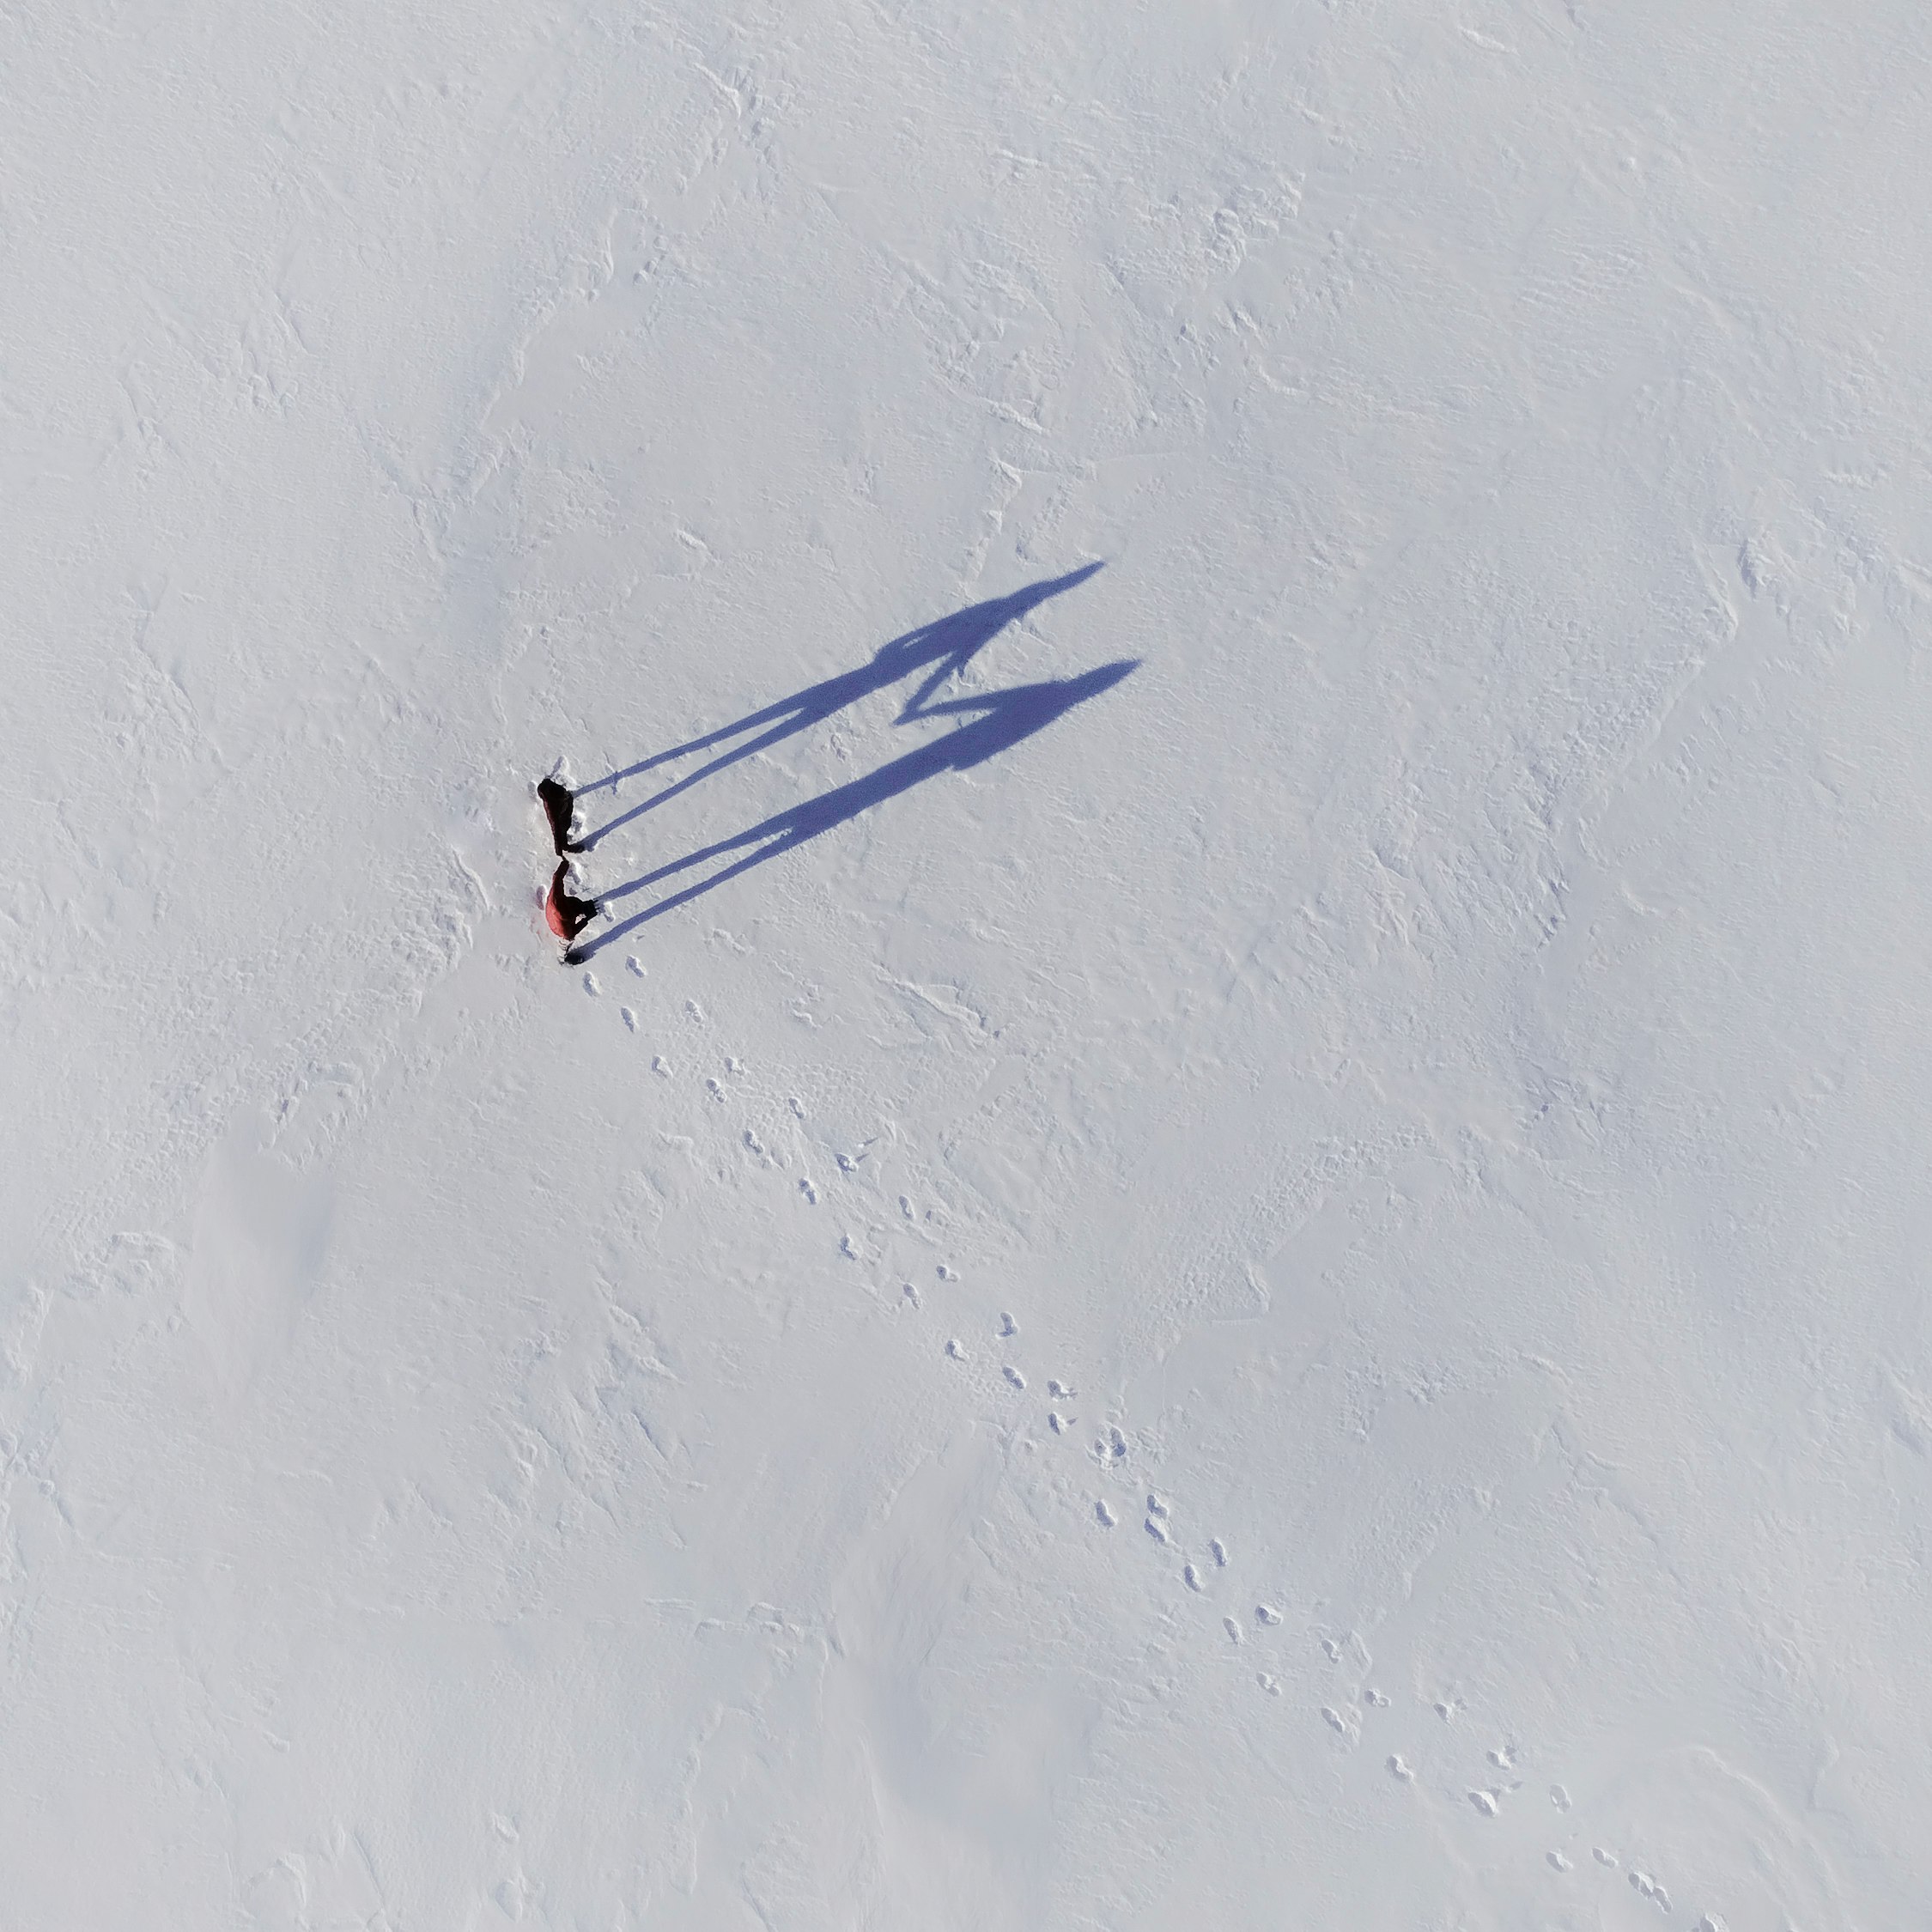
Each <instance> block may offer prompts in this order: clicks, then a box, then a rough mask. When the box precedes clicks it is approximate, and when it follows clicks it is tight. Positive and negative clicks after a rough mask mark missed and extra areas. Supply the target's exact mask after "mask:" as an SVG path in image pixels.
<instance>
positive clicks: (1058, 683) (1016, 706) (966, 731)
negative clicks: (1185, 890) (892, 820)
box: [576, 572, 1139, 958]
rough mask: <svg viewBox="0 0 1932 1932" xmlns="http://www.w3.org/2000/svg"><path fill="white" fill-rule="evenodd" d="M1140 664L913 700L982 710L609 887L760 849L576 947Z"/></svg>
mask: <svg viewBox="0 0 1932 1932" xmlns="http://www.w3.org/2000/svg"><path fill="white" fill-rule="evenodd" d="M1079 574H1081V575H1084V574H1086V573H1085V572H1081V573H1079ZM1067 581H1068V580H1066V579H1065V578H1062V579H1061V580H1060V586H1064V585H1065V584H1066V582H1067ZM1060 586H1055V587H1060ZM1023 594H1024V593H1023ZM979 608H981V609H986V608H987V606H984V605H981V606H980V607H979ZM962 615H970V613H966V612H963V613H962ZM939 628H940V627H939V626H937V625H935V626H933V629H939ZM915 635H916V634H915ZM988 635H990V633H989V634H988ZM1137 665H1139V659H1137V658H1127V659H1121V660H1120V661H1119V662H1118V663H1115V664H1105V665H1100V666H1099V667H1098V668H1097V670H1093V671H1085V672H1084V673H1082V675H1081V676H1079V677H1066V678H1057V679H1053V680H1050V681H1048V682H1047V683H1038V684H1018V685H1015V686H1014V687H1013V688H1012V690H1004V691H994V692H992V693H989V694H988V695H987V696H985V697H972V698H956V699H953V700H952V701H951V702H949V703H945V704H930V705H924V706H922V707H921V708H920V709H918V710H917V711H914V709H913V707H912V706H911V705H908V708H907V711H908V714H911V715H913V716H915V717H920V718H938V717H942V716H945V715H947V714H952V715H956V716H962V717H963V716H967V715H969V714H973V713H977V714H978V715H977V716H975V717H973V718H972V720H971V722H970V723H968V724H963V725H960V726H957V728H956V729H954V730H952V731H950V732H946V733H945V736H944V737H941V738H934V739H933V741H932V742H931V743H930V744H922V745H920V747H919V749H918V750H915V751H908V752H906V753H905V754H903V756H900V757H897V758H895V759H893V760H892V762H890V764H885V765H882V766H880V767H879V769H878V770H877V771H875V772H871V773H869V774H867V775H866V776H865V777H864V778H855V779H854V780H853V781H851V783H849V784H847V785H840V786H836V787H834V788H833V789H832V790H831V791H829V792H824V793H820V794H819V796H818V797H817V798H816V799H807V800H806V801H805V803H804V804H803V805H791V806H787V809H786V810H785V811H780V812H775V813H773V815H772V816H771V817H769V818H767V819H765V820H764V821H762V823H759V824H756V825H754V826H752V827H751V828H750V830H749V831H744V832H740V833H738V835H737V836H736V837H734V838H728V839H720V841H718V842H717V843H716V844H715V845H707V846H702V847H701V848H699V849H698V850H697V851H696V852H693V853H689V854H686V855H685V856H684V857H683V858H682V859H679V860H674V861H673V862H672V863H671V864H670V865H668V866H659V867H658V869H657V870H656V871H655V872H647V873H645V874H644V876H643V877H642V878H635V879H633V880H631V882H630V883H629V884H628V885H620V886H617V887H616V888H615V889H614V890H611V891H609V892H606V893H605V895H604V896H603V897H602V899H601V900H600V901H599V902H598V904H599V906H600V907H601V908H609V907H610V906H611V903H612V902H613V901H615V900H618V899H623V898H626V897H628V896H629V895H630V894H632V893H634V892H642V891H644V890H647V889H648V888H649V887H651V886H653V885H655V884H659V882H660V881H661V880H664V879H667V878H671V877H672V876H673V875H675V874H676V873H678V872H688V871H689V870H690V868H691V867H692V866H702V865H703V864H704V863H705V862H706V861H707V860H712V859H722V858H726V857H728V856H729V855H730V854H732V853H734V852H743V851H744V849H745V848H746V847H748V846H755V847H756V848H758V849H757V850H756V851H754V852H751V853H750V854H749V855H748V856H747V857H745V858H743V859H739V860H737V861H736V862H735V863H733V864H732V865H728V866H725V867H724V868H723V869H722V870H721V871H719V872H714V873H713V874H712V875H711V876H710V878H706V879H702V880H700V881H699V882H698V884H696V885H688V886H686V887H685V888H684V889H683V890H682V891H679V892H673V893H671V895H670V896H668V897H665V898H663V899H660V900H659V901H658V902H657V903H656V904H655V905H653V906H648V907H647V908H645V909H644V910H643V911H642V912H640V913H633V914H631V916H630V917H629V919H626V920H621V921H620V922H619V923H618V924H617V925H615V926H612V927H610V928H609V929H608V930H606V931H605V932H603V933H598V935H597V937H596V939H593V940H592V941H591V942H589V943H588V944H586V945H583V946H580V947H578V948H577V949H576V951H577V952H578V953H579V954H580V955H581V956H582V957H586V958H587V957H589V956H590V955H591V954H592V953H593V952H595V951H598V949H599V948H600V947H603V946H606V945H610V944H611V941H612V940H614V939H621V938H622V937H623V935H624V934H625V933H629V932H633V931H635V929H636V928H637V927H640V926H642V925H643V924H644V923H645V922H646V921H647V920H653V919H656V918H659V916H661V915H662V914H665V913H667V912H671V911H674V910H675V909H676V908H677V907H679V906H683V905H688V904H689V903H690V902H691V901H692V900H693V899H696V898H699V897H701V896H702V895H703V894H705V893H707V892H708V891H710V890H712V888H713V887H714V886H718V885H722V884H724V883H725V882H726V879H732V878H737V877H738V874H739V873H741V872H750V870H751V868H752V867H753V866H762V865H763V864H764V863H765V861H766V860H769V859H776V858H778V857H779V856H780V855H781V854H783V853H787V852H789V851H791V850H792V849H793V848H794V847H795V846H800V845H803V844H804V843H805V841H806V840H807V839H815V838H817V836H818V835H819V834H820V833H821V832H829V831H830V830H831V829H833V827H834V826H836V825H842V824H844V823H846V822H847V821H848V820H849V819H853V818H856V817H858V816H859V814H860V812H862V811H870V810H871V809H872V806H874V805H882V804H884V801H885V800H886V799H893V798H896V797H898V795H899V794H900V793H902V792H906V791H909V790H910V789H911V788H912V787H914V785H918V784H921V783H923V782H924V781H926V780H927V779H928V778H933V777H936V776H937V775H939V773H941V772H945V771H967V770H970V769H972V767H973V766H975V765H978V764H983V763H984V762H986V761H987V759H988V758H992V757H996V756H998V755H999V753H1000V752H1002V751H1005V750H1011V749H1012V747H1013V746H1014V745H1016V744H1018V743H1019V742H1020V741H1021V740H1022V739H1023V738H1030V737H1032V735H1033V734H1034V732H1037V731H1042V730H1044V729H1045V728H1046V726H1048V725H1050V724H1052V723H1053V722H1054V720H1055V719H1056V718H1061V717H1064V716H1065V715H1066V713H1068V712H1069V711H1071V710H1072V708H1073V707H1074V706H1075V705H1077V704H1084V703H1085V702H1086V701H1087V700H1088V699H1089V698H1091V697H1097V696H1099V695H1100V694H1101V692H1103V691H1105V690H1111V689H1112V688H1113V686H1115V684H1117V683H1120V681H1121V679H1122V678H1123V677H1126V676H1127V674H1128V672H1129V671H1133V670H1134V669H1135V668H1136V666H1137ZM935 675H936V676H942V675H944V673H943V672H942V673H937V674H935ZM821 688H822V687H821ZM930 689H931V681H929V682H928V684H927V686H925V687H923V688H922V690H921V691H920V697H923V696H925V694H926V691H927V690H930ZM918 703H919V698H917V697H915V699H914V704H918Z"/></svg>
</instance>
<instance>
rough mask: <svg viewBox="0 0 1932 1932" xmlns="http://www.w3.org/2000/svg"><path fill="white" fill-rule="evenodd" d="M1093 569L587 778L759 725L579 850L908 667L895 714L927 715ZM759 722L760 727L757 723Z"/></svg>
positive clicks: (1002, 600) (650, 764) (966, 615)
mask: <svg viewBox="0 0 1932 1932" xmlns="http://www.w3.org/2000/svg"><path fill="white" fill-rule="evenodd" d="M1099 568H1100V565H1099V564H1097V563H1088V564H1083V565H1082V566H1081V567H1080V568H1079V569H1078V570H1070V571H1068V572H1067V573H1066V575H1065V576H1064V577H1047V578H1042V580H1041V581H1040V582H1038V583H1036V584H1029V585H1028V586H1026V587H1025V589H1024V590H1017V591H1015V592H1013V593H1012V595H1011V596H1010V597H995V598H989V599H988V600H987V602H986V603H984V604H973V605H968V606H967V607H966V609H965V610H963V611H954V612H953V613H952V615H951V617H941V618H939V620H938V621H937V622H936V623H929V624H921V625H920V628H919V629H917V630H908V632H907V633H906V634H905V635H904V636H903V637H895V638H894V639H893V640H892V641H891V642H890V644H885V645H882V646H881V647H879V650H878V653H877V655H875V656H874V657H873V659H872V662H871V663H870V664H865V665H860V667H859V668H858V669H857V670H856V671H844V672H841V675H840V676H838V677H828V678H826V679H825V680H824V681H823V683H817V684H809V685H807V686H806V687H805V690H802V691H794V692H793V694H792V696H790V697H787V698H781V699H780V700H779V701H778V702H776V703H775V704H768V705H767V706H766V707H765V708H764V709H763V710H762V711H753V712H750V713H749V714H747V715H745V716H744V717H743V718H740V719H739V720H738V721H737V722H736V723H735V724H731V725H725V726H720V728H719V729H718V730H716V731H714V732H706V733H705V735H704V736H703V737H702V738H691V739H690V740H689V741H688V742H687V743H685V744H674V745H672V746H671V749H670V750H668V751H659V753H658V754H657V755H656V756H654V757H650V758H645V759H643V760H641V762H638V763H637V764H635V765H627V766H625V768H624V769H623V770H622V771H614V772H611V773H609V774H608V775H606V776H605V777H603V778H600V779H598V780H597V781H595V782H594V783H593V784H590V785H586V786H582V787H580V788H579V792H578V796H579V797H583V796H584V795H586V793H592V792H600V791H602V790H603V789H604V788H605V787H606V786H612V787H614V786H617V785H621V784H622V783H623V781H624V780H626V779H627V778H635V777H637V776H638V775H639V774H641V773H642V772H647V771H653V770H655V769H657V767H658V766H659V765H665V764H669V763H670V762H671V760H672V759H674V758H682V757H683V756H686V755H687V754H689V753H690V752H693V751H708V750H710V749H711V747H712V746H713V745H714V744H723V743H724V741H725V740H726V738H736V737H737V736H738V733H739V732H752V731H756V732H758V735H757V736H756V738H748V739H747V740H746V741H745V742H744V744H735V745H733V746H732V749H731V750H728V751H726V752H724V753H722V754H720V756H717V757H715V758H713V759H711V760H709V761H708V762H706V763H705V764H702V765H701V766H699V767H698V769H696V771H694V772H689V773H687V774H686V775H684V776H683V778H680V779H679V780H678V781H677V782H676V783H675V784H673V785H667V786H665V787H664V788H663V789H662V790H661V791H659V792H654V793H652V795H651V796H650V797H649V798H647V799H644V800H643V801H642V802H641V804H638V805H633V806H632V807H631V808H630V810H629V811H626V812H621V813H619V814H618V816H617V817H615V818H613V819H612V820H611V822H610V823H608V824H606V825H599V826H598V829H596V830H595V831H594V832H591V833H588V834H586V836H585V838H584V840H583V846H582V849H584V850H586V851H588V850H590V849H591V848H592V847H594V846H596V845H597V844H598V843H599V842H600V841H602V840H604V839H606V838H608V837H609V836H610V835H611V833H612V832H615V831H617V829H619V828H620V827H622V826H625V825H628V824H629V823H631V821H632V820H633V819H635V818H641V817H642V816H643V815H644V814H645V813H646V812H647V811H650V810H651V809H652V807H653V806H654V805H662V804H663V803H664V802H665V799H674V798H676V797H677V794H678V793H680V792H688V791H689V790H690V788H691V787H692V786H694V785H696V784H697V783H698V782H699V781H701V780H702V779H706V778H708V777H710V776H711V775H712V774H713V773H714V772H716V771H722V770H723V769H725V767H726V766H727V765H734V764H736V763H738V761H739V760H740V759H742V758H749V757H750V756H751V755H752V754H753V753H754V752H756V751H762V750H764V749H765V748H766V747H767V746H768V745H772V744H777V743H778V742H779V741H780V739H781V738H790V737H792V736H793V734H794V733H796V732H802V731H807V730H809V729H810V728H811V726H814V725H817V724H819V723H822V722H823V720H825V719H827V718H829V717H830V716H831V715H832V714H833V713H834V712H836V711H841V710H843V709H844V708H845V707H846V706H847V705H848V704H856V703H857V702H859V700H860V698H864V697H870V696H872V693H873V692H874V691H878V690H884V688H885V686H886V685H888V684H892V683H897V682H898V680H899V679H900V678H902V677H904V676H905V675H906V674H907V672H908V671H927V673H928V675H927V677H926V678H925V679H924V680H923V681H922V682H921V683H920V687H919V689H918V690H916V691H914V693H913V695H912V696H911V697H910V698H909V699H908V701H907V702H906V708H905V709H904V710H903V711H902V712H901V713H900V714H899V718H898V722H899V723H901V724H904V723H906V722H907V721H908V720H911V719H914V718H920V717H925V716H927V715H928V714H927V712H926V710H925V709H924V708H923V707H924V706H925V703H926V701H927V699H928V698H929V697H931V696H932V695H933V692H935V691H936V690H939V687H940V685H941V684H943V683H945V681H946V679H947V678H948V677H951V675H952V674H953V672H954V671H962V670H963V669H964V668H965V667H966V665H969V663H970V662H971V661H972V659H973V658H974V656H975V653H978V652H979V651H980V650H981V649H982V648H983V647H985V646H986V645H987V644H989V643H990V642H991V641H993V638H994V637H996V636H997V635H999V632H1001V631H1002V630H1004V629H1005V628H1006V626H1007V625H1008V624H1010V623H1016V622H1017V621H1018V619H1020V618H1021V617H1024V616H1026V614H1027V613H1028V611H1031V610H1032V609H1033V608H1034V607H1035V606H1036V605H1040V604H1044V603H1045V602H1046V600H1047V599H1048V598H1049V597H1058V596H1059V595H1060V592H1062V591H1069V590H1072V588H1073V586H1075V585H1076V584H1081V583H1084V582H1085V581H1086V580H1087V579H1088V578H1089V577H1091V576H1092V575H1093V574H1094V572H1095V571H1097V569H1099ZM760 726H764V727H765V728H764V729H763V730H759V727H760Z"/></svg>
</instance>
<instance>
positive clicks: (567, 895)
mask: <svg viewBox="0 0 1932 1932" xmlns="http://www.w3.org/2000/svg"><path fill="white" fill-rule="evenodd" d="M569 872H570V861H569V860H568V859H561V860H558V861H557V868H556V871H555V872H553V873H551V875H550V890H549V891H548V892H546V893H545V894H544V923H545V924H546V925H547V926H548V927H550V930H551V932H553V933H556V936H557V938H558V939H562V941H563V945H564V954H563V963H564V964H565V965H566V966H580V965H582V964H583V963H584V961H585V960H586V958H587V957H589V955H588V954H586V953H582V952H580V951H578V950H577V947H576V945H575V940H576V938H577V935H578V934H579V933H581V932H582V931H583V929H584V928H585V927H586V926H588V925H589V924H590V922H591V921H592V920H593V919H595V918H596V917H597V901H596V900H594V899H580V898H577V897H575V896H574V895H573V894H572V893H571V891H570V890H569V887H568V884H567V883H566V881H567V880H568V877H569Z"/></svg>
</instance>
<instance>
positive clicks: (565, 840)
mask: <svg viewBox="0 0 1932 1932" xmlns="http://www.w3.org/2000/svg"><path fill="white" fill-rule="evenodd" d="M537 802H538V805H542V806H543V808H544V817H546V818H547V819H549V820H550V843H551V844H552V845H553V846H555V847H556V855H557V857H558V858H560V859H561V858H562V857H563V856H564V854H567V853H571V852H581V851H582V850H583V849H584V848H583V847H582V846H581V845H580V844H579V843H578V842H576V841H574V840H573V839H572V838H571V836H570V825H571V821H572V820H573V819H574V817H576V812H577V795H576V793H574V792H573V791H572V790H571V789H570V787H568V785H565V784H562V782H560V781H559V780H558V778H557V775H556V773H555V772H552V773H551V774H550V776H549V777H548V778H539V779H538V781H537Z"/></svg>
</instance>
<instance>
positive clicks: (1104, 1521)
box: [1093, 1503, 1116, 1529]
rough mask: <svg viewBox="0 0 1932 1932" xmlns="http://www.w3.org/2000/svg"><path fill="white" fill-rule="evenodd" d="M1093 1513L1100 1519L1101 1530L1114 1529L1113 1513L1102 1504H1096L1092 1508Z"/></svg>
mask: <svg viewBox="0 0 1932 1932" xmlns="http://www.w3.org/2000/svg"><path fill="white" fill-rule="evenodd" d="M1093 1513H1094V1515H1095V1516H1097V1517H1098V1518H1099V1519H1100V1526H1101V1528H1103V1529H1111V1528H1113V1527H1114V1524H1115V1520H1116V1519H1115V1515H1114V1512H1113V1511H1112V1510H1109V1508H1108V1507H1107V1505H1106V1504H1104V1503H1096V1504H1094V1506H1093Z"/></svg>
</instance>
